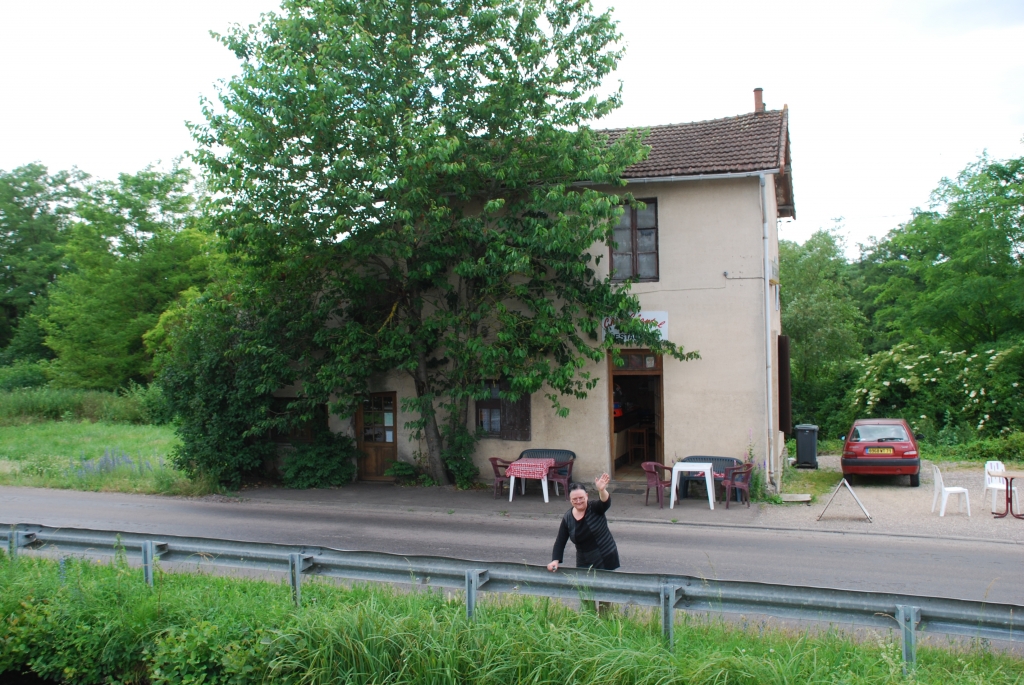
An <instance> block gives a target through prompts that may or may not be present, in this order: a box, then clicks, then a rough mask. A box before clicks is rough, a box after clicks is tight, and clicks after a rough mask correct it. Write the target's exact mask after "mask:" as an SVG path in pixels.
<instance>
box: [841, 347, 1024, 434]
mask: <svg viewBox="0 0 1024 685" xmlns="http://www.w3.org/2000/svg"><path fill="white" fill-rule="evenodd" d="M859 366H860V375H859V378H858V380H857V382H856V384H855V385H854V387H853V388H852V389H851V390H850V391H849V393H848V395H847V401H848V408H849V410H850V412H851V414H852V415H853V416H854V418H857V417H870V416H877V417H892V418H905V419H907V420H908V422H909V423H911V425H913V426H914V427H915V430H916V429H917V427H918V426H922V427H923V426H927V427H937V428H940V429H944V428H951V427H962V426H971V427H972V428H973V429H974V430H975V431H977V435H978V437H979V438H987V437H995V436H998V435H1006V434H1009V433H1011V432H1013V431H1020V430H1022V429H1024V342H1016V343H1014V344H1008V345H1003V346H1001V347H991V348H987V349H983V350H977V351H973V352H968V351H966V350H962V351H958V352H956V351H950V350H943V349H934V348H930V347H929V346H928V345H926V344H920V343H919V344H910V343H901V344H898V345H896V346H894V347H893V348H892V349H891V350H886V351H883V352H878V353H876V354H874V355H872V356H870V357H868V358H867V359H865V360H864V361H863V362H860V365H859Z"/></svg>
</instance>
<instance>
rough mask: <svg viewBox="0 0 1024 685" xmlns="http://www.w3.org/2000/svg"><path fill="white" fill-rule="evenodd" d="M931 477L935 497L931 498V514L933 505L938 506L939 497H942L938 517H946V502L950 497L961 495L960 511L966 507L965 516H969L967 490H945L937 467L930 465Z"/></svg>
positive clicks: (958, 488) (969, 503) (968, 495)
mask: <svg viewBox="0 0 1024 685" xmlns="http://www.w3.org/2000/svg"><path fill="white" fill-rule="evenodd" d="M932 475H933V476H934V477H935V496H934V497H932V512H933V513H934V511H935V505H936V504H938V501H939V495H940V494H941V495H942V508H941V509H939V516H945V515H946V501H947V500H949V496H950V495H963V497H962V498H961V499H960V500H959V501H960V509H961V510H962V509H963V508H964V504H966V505H967V515H968V516H970V515H971V496H970V494H968V492H967V488H960V487H953V488H947V487H946V486H945V484H943V482H942V474H941V473H940V472H939V467H938V466H936V465H935V464H932Z"/></svg>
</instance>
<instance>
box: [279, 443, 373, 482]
mask: <svg viewBox="0 0 1024 685" xmlns="http://www.w3.org/2000/svg"><path fill="white" fill-rule="evenodd" d="M359 454H360V453H359V450H357V449H356V445H355V441H353V440H352V438H350V437H349V436H347V435H345V434H343V433H331V432H330V431H326V430H324V431H320V432H318V433H317V434H316V435H315V437H314V438H313V442H312V443H298V444H296V445H295V446H294V448H293V449H292V450H291V451H290V452H289V453H288V455H287V456H286V457H285V458H284V464H283V466H282V467H281V472H282V476H283V481H284V484H285V485H286V486H288V487H289V488H329V487H334V486H338V485H344V484H346V483H351V482H352V478H353V477H354V476H355V475H356V466H355V460H356V458H357V457H358V456H359Z"/></svg>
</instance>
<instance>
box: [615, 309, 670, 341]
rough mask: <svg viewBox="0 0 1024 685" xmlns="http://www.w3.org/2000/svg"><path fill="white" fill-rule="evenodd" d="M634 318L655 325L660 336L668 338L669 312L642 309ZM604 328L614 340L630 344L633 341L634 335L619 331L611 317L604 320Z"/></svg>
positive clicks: (662, 338) (664, 338)
mask: <svg viewBox="0 0 1024 685" xmlns="http://www.w3.org/2000/svg"><path fill="white" fill-rule="evenodd" d="M633 318H636V319H641V320H642V321H645V322H647V323H650V324H652V325H654V326H655V328H656V330H657V331H658V336H659V338H660V339H661V340H668V312H662V311H654V310H641V311H639V312H637V313H636V314H634V315H633ZM604 330H605V333H606V334H607V335H610V336H612V340H614V341H615V342H617V343H619V344H629V343H631V342H633V340H632V337H633V336H628V335H624V334H622V333H619V331H618V329H616V328H615V326H613V325H612V320H611V319H610V318H606V319H605V320H604Z"/></svg>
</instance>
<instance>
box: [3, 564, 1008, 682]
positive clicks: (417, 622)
mask: <svg viewBox="0 0 1024 685" xmlns="http://www.w3.org/2000/svg"><path fill="white" fill-rule="evenodd" d="M0 611H2V612H3V616H4V617H5V618H6V620H5V621H3V622H2V623H0V673H2V672H4V671H14V670H18V669H26V670H31V671H32V672H35V673H37V674H39V675H40V676H43V677H46V678H54V679H61V680H65V681H68V682H82V683H93V682H96V683H98V682H123V683H144V682H145V683H153V684H161V683H210V684H216V683H234V684H244V683H309V684H316V683H325V684H326V683H352V684H362V683H395V684H402V683H431V684H437V685H444V684H447V683H452V684H456V683H457V684H459V685H462V684H464V683H467V684H475V683H488V684H494V685H501V684H503V683H517V684H518V683H552V684H554V683H557V684H558V685H565V684H572V683H588V684H589V683H631V684H636V683H644V684H647V683H649V684H651V685H654V684H656V683H657V684H661V683H666V684H667V683H688V684H694V685H703V684H711V683H716V684H724V683H740V684H751V685H752V684H754V683H758V684H761V683H767V684H773V683H779V684H782V683H830V684H831V683H859V684H864V685H874V684H876V683H877V684H883V683H904V682H907V680H906V679H905V678H904V677H903V675H902V664H901V662H900V652H899V644H898V641H896V639H895V638H894V637H893V635H892V634H890V633H878V634H872V635H871V636H869V637H868V639H866V640H861V641H858V640H855V639H853V638H851V637H850V636H849V635H845V634H843V633H840V632H836V631H826V632H819V633H803V634H801V633H794V632H785V631H781V630H776V629H773V628H770V627H766V626H765V625H764V624H759V625H756V626H751V627H748V628H743V627H738V626H735V625H728V624H725V623H723V622H720V621H716V620H702V619H699V618H686V617H684V616H682V615H680V616H679V617H678V622H677V630H676V644H675V651H674V652H669V651H668V650H666V649H665V646H664V643H663V642H662V639H661V635H660V630H659V622H658V621H657V616H656V614H655V613H653V612H648V611H641V610H635V609H634V610H628V611H627V610H625V609H622V610H616V611H609V612H608V613H606V614H602V616H601V617H598V616H596V615H595V614H594V613H593V611H589V610H582V611H576V610H574V609H572V608H569V607H566V606H565V605H562V604H559V603H557V602H552V601H548V600H543V599H535V598H528V597H522V596H517V595H506V596H504V597H501V598H494V597H488V598H487V599H486V601H484V602H482V603H481V604H479V605H478V609H477V615H476V620H475V621H472V622H471V621H468V620H467V619H466V617H465V606H464V604H463V602H462V598H461V596H459V595H458V593H456V594H455V595H454V596H451V597H449V596H446V595H445V594H443V593H440V592H434V591H418V592H412V593H404V594H403V593H400V592H398V591H396V590H394V589H391V588H388V587H380V586H376V587H374V586H356V587H353V588H343V587H337V586H334V585H330V584H327V583H317V582H307V583H306V585H305V586H304V588H303V606H302V608H300V609H296V608H294V607H293V606H292V605H291V594H290V589H289V588H288V587H287V585H284V584H280V583H274V582H267V581H260V580H253V579H238V578H227V577H210V576H203V575H190V574H184V573H181V574H160V573H158V576H157V584H156V587H155V588H149V587H147V586H146V585H145V584H144V583H143V581H142V573H141V572H140V571H139V569H137V568H130V567H129V566H128V565H127V564H126V563H125V562H124V560H123V559H120V560H117V561H115V562H114V563H113V564H97V563H92V562H85V561H74V560H66V561H65V562H62V563H58V562H55V561H50V560H39V559H32V558H27V557H22V558H20V559H19V560H17V562H14V563H9V562H0ZM912 681H913V682H917V683H942V684H943V685H960V684H962V683H964V684H966V683H992V684H1002V683H1020V682H1022V681H1024V664H1022V662H1021V661H1020V660H1018V659H1016V658H1013V657H1012V656H1007V655H1002V654H995V653H992V652H990V651H987V650H986V649H984V648H983V646H982V645H974V646H972V647H970V648H964V649H940V648H936V647H921V648H919V652H918V666H917V668H916V670H915V671H914V673H913V675H912Z"/></svg>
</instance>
